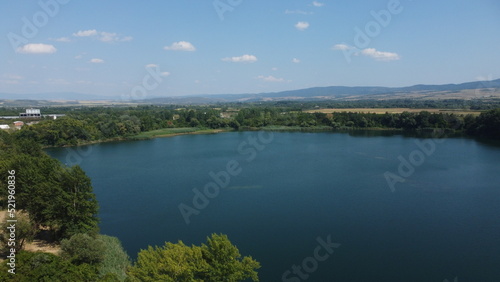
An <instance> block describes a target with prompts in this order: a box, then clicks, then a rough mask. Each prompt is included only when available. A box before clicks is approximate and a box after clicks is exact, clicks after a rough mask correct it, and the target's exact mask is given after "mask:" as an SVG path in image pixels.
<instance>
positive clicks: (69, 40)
mask: <svg viewBox="0 0 500 282" xmlns="http://www.w3.org/2000/svg"><path fill="white" fill-rule="evenodd" d="M54 40H55V41H57V42H71V39H69V37H59V38H56V39H54Z"/></svg>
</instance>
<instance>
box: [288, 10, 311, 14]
mask: <svg viewBox="0 0 500 282" xmlns="http://www.w3.org/2000/svg"><path fill="white" fill-rule="evenodd" d="M285 14H300V15H312V14H314V13H313V12H306V11H302V10H288V9H287V10H285Z"/></svg>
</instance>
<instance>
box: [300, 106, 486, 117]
mask: <svg viewBox="0 0 500 282" xmlns="http://www.w3.org/2000/svg"><path fill="white" fill-rule="evenodd" d="M421 111H427V112H430V113H454V114H457V115H466V114H471V115H475V116H477V115H479V114H480V113H481V112H480V111H466V110H452V109H410V108H352V109H317V110H310V111H306V113H325V114H331V113H348V112H351V113H374V114H385V113H390V114H400V113H402V112H410V113H419V112H421Z"/></svg>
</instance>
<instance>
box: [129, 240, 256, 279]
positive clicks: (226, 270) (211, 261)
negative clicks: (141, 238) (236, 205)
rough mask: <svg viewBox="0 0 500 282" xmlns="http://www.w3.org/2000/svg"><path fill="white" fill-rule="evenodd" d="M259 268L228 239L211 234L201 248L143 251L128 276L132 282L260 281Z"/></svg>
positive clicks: (171, 246)
mask: <svg viewBox="0 0 500 282" xmlns="http://www.w3.org/2000/svg"><path fill="white" fill-rule="evenodd" d="M258 268H260V264H259V263H258V262H257V261H255V260H254V259H252V258H251V257H243V258H242V257H241V254H240V253H239V251H238V248H237V247H236V246H234V245H233V244H231V242H230V241H229V239H228V238H227V236H226V235H217V234H212V236H211V237H208V238H207V244H206V245H205V244H202V246H201V247H200V246H194V245H193V246H191V247H189V246H186V245H185V244H184V243H183V242H182V241H179V242H178V243H177V244H173V243H170V242H167V243H165V246H164V247H154V248H153V247H151V246H150V247H148V249H147V250H141V251H140V252H139V254H138V257H137V261H136V263H135V264H134V266H132V267H131V268H130V269H129V271H128V273H127V274H128V276H129V279H130V280H131V281H214V282H221V281H243V280H245V279H249V278H250V279H252V280H253V281H259V278H258V274H257V272H256V271H255V270H256V269H258Z"/></svg>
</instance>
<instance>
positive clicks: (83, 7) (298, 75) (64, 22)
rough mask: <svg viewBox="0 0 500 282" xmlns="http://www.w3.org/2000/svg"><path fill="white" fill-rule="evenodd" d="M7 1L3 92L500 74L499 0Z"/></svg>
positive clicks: (148, 90) (195, 90) (139, 92)
mask: <svg viewBox="0 0 500 282" xmlns="http://www.w3.org/2000/svg"><path fill="white" fill-rule="evenodd" d="M1 5H2V9H1V11H0V60H1V61H0V93H14V94H23V93H43V92H78V93H86V94H94V95H101V96H103V97H104V96H117V95H120V96H122V97H129V98H134V97H136V98H137V97H140V98H147V97H157V96H178V95H196V94H240V93H262V92H275V91H283V90H293V89H302V88H309V87H317V86H389V87H399V86H410V85H415V84H446V83H462V82H469V81H476V80H491V79H497V78H500V1H498V0H477V1H472V0H468V1H465V0H442V1H425V0H400V1H398V0H352V1H346V0H343V1H340V0H337V1H327V0H323V1H309V0H277V1H263V0H251V1H250V0H205V1H199V0H197V1H195V0H149V1H132V0H120V1H116V0H107V1H102V0H85V1H78V0H39V1H26V0H24V1H2V3H1Z"/></svg>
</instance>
